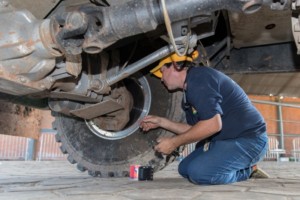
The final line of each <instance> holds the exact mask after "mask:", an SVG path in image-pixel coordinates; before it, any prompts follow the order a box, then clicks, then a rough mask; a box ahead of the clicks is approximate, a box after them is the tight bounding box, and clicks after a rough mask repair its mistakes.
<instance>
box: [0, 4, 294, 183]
mask: <svg viewBox="0 0 300 200" xmlns="http://www.w3.org/2000/svg"><path fill="white" fill-rule="evenodd" d="M299 5H300V3H299V2H298V1H295V2H292V1H289V0H246V1H245V0H215V1H207V0H203V1H199V0H189V1H183V0H177V1H174V0H160V1H155V0H127V1H121V2H120V1H117V0H110V1H106V0H91V1H87V0H77V1H76V0H75V1H74V0H73V1H71V0H65V1H51V2H49V1H46V0H45V1H40V2H39V3H36V2H35V1H31V0H27V1H18V0H11V1H9V2H8V1H1V2H0V21H1V27H0V37H1V40H0V79H1V82H0V83H1V84H0V92H1V93H2V94H1V98H2V99H5V100H8V101H10V100H12V99H13V100H14V103H17V104H23V105H27V106H30V107H37V108H41V109H50V110H51V111H52V112H53V116H54V117H55V121H54V123H53V127H54V128H55V129H56V130H57V135H56V139H57V142H61V149H62V152H64V153H67V154H68V160H69V161H70V162H71V163H72V164H75V163H77V168H78V169H79V170H81V171H85V170H88V172H89V174H90V175H92V176H101V177H119V176H128V169H129V165H130V164H132V163H135V164H141V165H151V166H153V167H154V168H155V170H156V171H157V170H159V169H162V168H163V167H165V166H166V165H167V164H168V163H169V162H172V161H173V160H174V159H175V158H176V156H178V154H176V153H177V152H175V153H173V154H172V155H167V156H166V155H162V154H159V153H157V152H155V151H154V150H153V144H154V142H155V141H156V139H157V138H158V137H160V136H162V135H169V134H171V133H168V132H166V131H165V130H154V131H151V132H150V133H148V134H144V133H142V131H141V130H140V129H139V121H140V120H141V119H142V118H143V117H144V116H146V115H148V114H149V113H150V114H155V115H160V116H165V117H168V118H170V119H173V120H176V121H181V120H182V113H181V112H180V111H179V109H178V108H180V105H181V93H180V92H174V93H169V92H168V91H167V90H166V88H164V87H163V85H162V84H161V83H160V80H158V79H157V78H155V77H154V76H152V75H151V74H150V73H149V71H150V70H151V69H152V68H153V67H154V66H155V64H156V63H157V61H159V60H160V59H161V58H163V57H165V56H167V55H169V54H170V53H172V52H177V53H178V54H187V53H190V52H192V51H193V50H194V49H198V51H199V52H200V57H199V59H198V60H197V62H198V63H199V64H200V65H204V66H208V67H214V68H216V69H218V70H220V71H223V72H225V73H227V74H236V73H253V72H297V71H298V68H299V67H298V62H299V61H298V60H299V57H298V56H297V55H296V52H299V50H297V47H298V41H299V39H298V37H299V35H298V34H299V33H298V32H299V30H300V29H299V21H298V8H299ZM25 8H26V9H27V10H25ZM39 8H40V9H39ZM37 17H38V18H37ZM294 39H295V41H296V46H295V43H294V42H293V40H294ZM283 48H285V49H287V50H286V51H285V54H283V53H282V49H283ZM258 49H261V51H259V52H258V51H257V50H258ZM262 52H263V53H264V57H263V58H262V59H261V60H259V59H255V58H257V57H258V56H257V55H259V53H262ZM249 57H250V58H249ZM286 58H289V59H288V61H286V62H285V63H287V64H283V65H278V62H280V61H282V60H284V59H286ZM265 59H267V61H266V60H265ZM15 97H18V98H15Z"/></svg>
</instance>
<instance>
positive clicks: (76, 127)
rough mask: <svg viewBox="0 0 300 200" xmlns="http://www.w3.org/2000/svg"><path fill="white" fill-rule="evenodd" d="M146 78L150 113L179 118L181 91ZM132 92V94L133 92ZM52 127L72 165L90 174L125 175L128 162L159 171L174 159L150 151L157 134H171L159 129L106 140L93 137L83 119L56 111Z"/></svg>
mask: <svg viewBox="0 0 300 200" xmlns="http://www.w3.org/2000/svg"><path fill="white" fill-rule="evenodd" d="M144 79H145V78H144ZM145 80H148V83H149V87H150V90H151V95H150V94H145V95H150V96H152V101H151V109H150V114H153V115H158V116H165V117H167V118H169V119H173V120H176V121H178V120H180V119H181V117H182V113H181V109H180V103H181V94H180V93H178V92H177V93H173V94H172V93H169V92H168V91H167V90H166V89H165V87H163V85H162V84H161V82H160V80H159V79H157V78H155V77H147V79H145ZM141 88H142V87H141ZM131 93H132V95H133V96H134V95H135V94H134V93H135V92H134V91H133V92H131ZM140 103H141V102H139V104H140ZM134 118H135V119H134V122H132V123H133V124H134V125H135V126H138V121H139V120H140V118H141V117H139V118H138V117H134ZM131 120H132V119H131ZM53 127H54V128H55V129H56V130H57V135H56V139H57V141H58V142H61V150H62V152H63V153H67V154H69V155H68V160H69V161H70V162H71V163H72V164H75V163H77V168H78V169H79V170H80V171H85V170H88V173H89V174H90V175H92V176H100V177H124V176H128V175H129V166H130V165H131V164H139V165H151V166H152V167H154V171H158V170H160V169H162V168H164V167H165V166H166V165H167V164H168V163H170V162H171V161H173V160H174V159H175V157H171V158H170V157H168V156H163V155H161V154H159V153H157V152H155V151H154V150H153V145H154V143H155V141H156V139H157V138H158V137H160V136H164V135H170V133H168V132H166V131H165V130H162V129H156V130H151V131H149V133H147V134H145V133H143V132H142V131H141V130H140V129H139V128H137V130H135V131H133V133H132V134H131V135H129V136H127V137H125V138H122V139H117V140H109V139H104V138H101V137H98V136H96V135H95V134H94V133H93V132H92V131H91V130H90V128H89V127H88V126H87V124H86V122H85V121H84V120H82V119H79V118H72V117H68V116H64V115H62V114H59V113H55V121H54V123H53Z"/></svg>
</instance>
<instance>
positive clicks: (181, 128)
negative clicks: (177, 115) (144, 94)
mask: <svg viewBox="0 0 300 200" xmlns="http://www.w3.org/2000/svg"><path fill="white" fill-rule="evenodd" d="M140 127H141V128H142V129H143V131H148V130H150V129H154V128H158V127H160V128H163V129H166V130H168V131H170V132H172V133H175V134H182V133H185V132H186V131H188V130H189V129H190V128H191V126H190V125H188V124H185V123H180V122H174V121H171V120H169V119H167V118H164V117H158V116H154V115H148V116H146V117H145V118H144V119H143V120H142V122H141V124H140Z"/></svg>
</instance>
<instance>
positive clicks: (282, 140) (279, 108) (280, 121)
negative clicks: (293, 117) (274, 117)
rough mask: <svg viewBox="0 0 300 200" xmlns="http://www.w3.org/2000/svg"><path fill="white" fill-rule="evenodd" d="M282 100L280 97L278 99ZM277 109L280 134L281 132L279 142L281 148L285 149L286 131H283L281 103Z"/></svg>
mask: <svg viewBox="0 0 300 200" xmlns="http://www.w3.org/2000/svg"><path fill="white" fill-rule="evenodd" d="M278 101H279V102H280V99H278ZM277 111H278V118H279V122H278V129H279V134H280V142H279V148H280V149H284V135H283V134H284V133H283V119H282V106H281V105H280V104H279V105H278V106H277Z"/></svg>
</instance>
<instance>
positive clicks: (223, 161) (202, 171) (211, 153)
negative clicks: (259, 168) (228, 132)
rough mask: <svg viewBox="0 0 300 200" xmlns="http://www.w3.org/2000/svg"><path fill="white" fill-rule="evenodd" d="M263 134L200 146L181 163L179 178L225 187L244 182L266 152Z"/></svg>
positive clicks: (266, 138) (266, 141)
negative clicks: (224, 185)
mask: <svg viewBox="0 0 300 200" xmlns="http://www.w3.org/2000/svg"><path fill="white" fill-rule="evenodd" d="M267 147H268V137H267V135H266V134H263V135H261V136H255V137H241V138H235V139H228V140H218V141H211V142H210V144H209V147H208V149H207V145H206V146H205V145H203V144H202V145H200V146H199V147H198V148H197V149H196V150H195V151H193V152H192V153H191V154H190V155H188V156H187V157H186V158H185V159H183V160H182V161H181V162H180V164H179V167H178V171H179V174H180V175H182V176H183V177H184V178H187V179H189V180H190V181H191V182H193V183H195V184H201V185H212V184H228V183H234V182H238V181H243V180H246V179H248V178H249V176H250V174H251V173H252V168H251V167H252V166H253V165H255V164H256V163H257V162H258V161H260V160H261V159H263V157H264V155H265V154H266V152H267Z"/></svg>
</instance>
